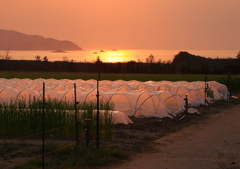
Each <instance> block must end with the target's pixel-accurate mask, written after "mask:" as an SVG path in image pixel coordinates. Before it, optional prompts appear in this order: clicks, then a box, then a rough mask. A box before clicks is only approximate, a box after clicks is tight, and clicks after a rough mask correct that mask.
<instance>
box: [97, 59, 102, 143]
mask: <svg viewBox="0 0 240 169" xmlns="http://www.w3.org/2000/svg"><path fill="white" fill-rule="evenodd" d="M100 62H101V61H100V59H99V58H98V60H97V62H96V63H97V69H98V78H97V95H96V96H97V118H96V120H97V123H96V135H97V136H96V146H97V148H99V139H100V138H99V130H100V129H99V81H100Z"/></svg>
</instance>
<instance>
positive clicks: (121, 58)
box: [99, 50, 134, 62]
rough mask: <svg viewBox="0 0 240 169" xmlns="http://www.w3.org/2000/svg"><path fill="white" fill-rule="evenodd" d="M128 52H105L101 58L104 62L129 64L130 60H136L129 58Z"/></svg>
mask: <svg viewBox="0 0 240 169" xmlns="http://www.w3.org/2000/svg"><path fill="white" fill-rule="evenodd" d="M129 56H131V55H129V52H128V51H125V50H120V51H105V52H101V54H100V55H99V57H100V58H101V60H102V61H103V62H127V61H130V60H134V58H132V57H129Z"/></svg>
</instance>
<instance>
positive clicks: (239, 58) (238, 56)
mask: <svg viewBox="0 0 240 169" xmlns="http://www.w3.org/2000/svg"><path fill="white" fill-rule="evenodd" d="M236 57H237V59H238V60H239V61H240V51H239V52H238V53H237V56H236Z"/></svg>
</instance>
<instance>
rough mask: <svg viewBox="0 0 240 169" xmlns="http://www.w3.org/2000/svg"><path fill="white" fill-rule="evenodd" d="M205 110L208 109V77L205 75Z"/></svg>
mask: <svg viewBox="0 0 240 169" xmlns="http://www.w3.org/2000/svg"><path fill="white" fill-rule="evenodd" d="M204 81H205V90H204V92H205V110H206V109H207V75H206V74H205V80H204Z"/></svg>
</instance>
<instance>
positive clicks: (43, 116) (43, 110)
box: [42, 82, 45, 169]
mask: <svg viewBox="0 0 240 169" xmlns="http://www.w3.org/2000/svg"><path fill="white" fill-rule="evenodd" d="M44 118H45V83H44V82H43V99H42V168H43V169H44V153H45V152H44V144H45V143H44V140H45V126H44V125H45V121H44Z"/></svg>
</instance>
